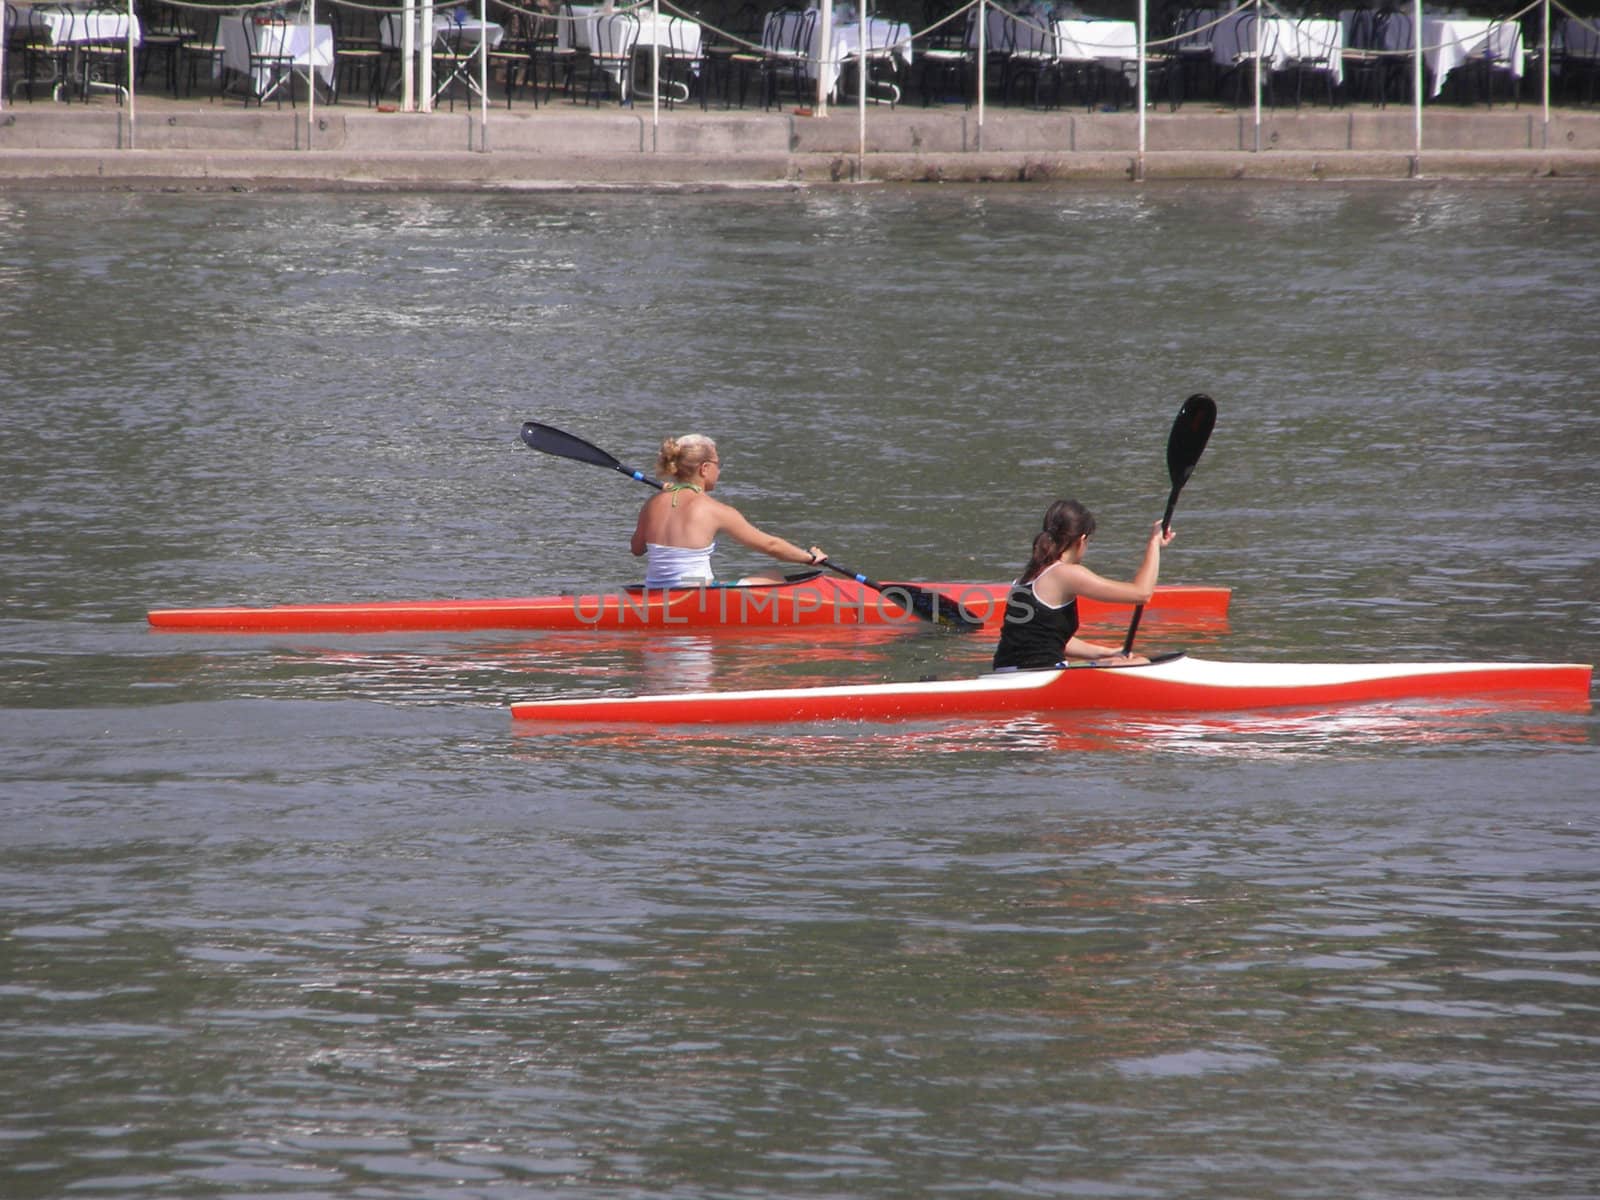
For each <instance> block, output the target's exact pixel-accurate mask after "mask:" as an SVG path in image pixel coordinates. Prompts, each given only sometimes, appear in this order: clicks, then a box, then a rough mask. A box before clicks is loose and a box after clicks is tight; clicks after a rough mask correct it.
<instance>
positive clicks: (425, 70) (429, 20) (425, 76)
mask: <svg viewBox="0 0 1600 1200" xmlns="http://www.w3.org/2000/svg"><path fill="white" fill-rule="evenodd" d="M433 22H434V16H433V0H422V28H420V29H418V30H417V33H418V34H419V35H420V36H421V40H422V52H421V54H420V55H419V56H418V57H419V58H421V60H422V61H421V62H419V63H418V64H417V111H418V112H432V111H433V36H434V29H433Z"/></svg>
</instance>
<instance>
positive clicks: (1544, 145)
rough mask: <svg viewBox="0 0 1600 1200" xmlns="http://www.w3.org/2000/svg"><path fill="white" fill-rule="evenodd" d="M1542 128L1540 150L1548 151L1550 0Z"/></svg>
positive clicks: (1546, 0)
mask: <svg viewBox="0 0 1600 1200" xmlns="http://www.w3.org/2000/svg"><path fill="white" fill-rule="evenodd" d="M1540 57H1541V58H1543V59H1544V127H1543V134H1542V136H1541V147H1542V149H1545V150H1548V149H1550V0H1544V53H1543V54H1542V55H1541V56H1540Z"/></svg>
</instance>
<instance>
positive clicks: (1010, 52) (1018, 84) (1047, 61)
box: [1000, 17, 1075, 108]
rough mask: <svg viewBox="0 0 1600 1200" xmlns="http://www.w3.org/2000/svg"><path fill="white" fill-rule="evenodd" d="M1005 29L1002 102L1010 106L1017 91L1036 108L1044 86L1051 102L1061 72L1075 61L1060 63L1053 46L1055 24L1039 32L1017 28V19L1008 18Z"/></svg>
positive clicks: (1001, 78)
mask: <svg viewBox="0 0 1600 1200" xmlns="http://www.w3.org/2000/svg"><path fill="white" fill-rule="evenodd" d="M1005 28H1006V31H1007V37H1006V39H1005V40H1006V42H1007V43H1008V45H1007V54H1006V57H1005V66H1004V68H1003V69H1002V71H1001V75H1000V101H1001V103H1003V104H1010V103H1011V99H1012V97H1013V96H1014V95H1015V94H1016V93H1017V92H1019V91H1025V92H1026V93H1027V96H1028V104H1029V106H1030V107H1033V108H1038V107H1040V106H1041V100H1040V96H1041V94H1042V93H1043V92H1044V88H1045V85H1046V84H1047V83H1048V84H1049V85H1050V96H1051V99H1052V101H1053V100H1054V99H1055V97H1056V94H1057V92H1058V91H1059V88H1060V83H1061V77H1062V74H1063V72H1064V71H1065V70H1067V69H1070V68H1071V67H1072V66H1074V65H1075V63H1074V62H1066V63H1064V62H1063V61H1062V58H1061V52H1060V48H1059V46H1058V45H1057V43H1056V30H1055V24H1054V23H1053V22H1049V21H1047V22H1045V24H1044V27H1043V28H1042V29H1038V28H1034V27H1033V25H1032V24H1031V23H1029V24H1028V25H1025V26H1023V27H1021V28H1019V27H1018V22H1017V20H1016V19H1015V18H1009V17H1008V18H1007V20H1006V25H1005Z"/></svg>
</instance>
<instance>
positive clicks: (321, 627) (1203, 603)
mask: <svg viewBox="0 0 1600 1200" xmlns="http://www.w3.org/2000/svg"><path fill="white" fill-rule="evenodd" d="M879 586H880V587H882V588H883V589H884V591H883V592H878V591H874V590H872V589H871V588H868V587H866V586H864V585H862V584H861V583H859V582H857V581H856V580H853V579H837V578H832V577H830V576H827V575H822V574H820V573H814V574H811V575H804V576H799V577H797V578H795V579H791V580H788V581H785V582H783V583H777V584H757V585H750V586H743V587H740V586H730V587H706V588H700V587H695V588H672V589H669V590H658V589H650V590H649V591H646V590H645V589H643V588H639V587H630V588H618V589H617V590H616V591H614V592H601V593H595V594H592V595H583V596H532V597H519V598H509V599H490V600H388V601H376V602H373V603H367V604H359V603H358V604H283V605H276V606H273V607H270V608H242V607H241V608H166V609H156V610H154V611H152V612H151V613H150V614H149V621H150V624H151V626H152V627H154V628H156V629H164V630H187V631H189V632H201V631H204V632H213V633H381V632H395V631H434V630H467V629H544V630H590V631H593V630H607V631H611V630H646V629H657V630H670V631H673V632H681V631H683V630H687V629H715V628H729V627H739V628H744V627H748V628H783V627H786V626H818V625H840V626H848V625H907V626H912V625H919V624H920V622H919V621H918V620H917V619H916V617H915V616H914V615H913V614H912V612H911V611H910V609H909V604H910V600H909V598H906V597H904V595H903V594H902V595H901V596H897V594H896V592H895V588H896V586H897V585H895V584H892V583H889V584H880V585H879ZM910 586H912V587H915V588H918V589H922V590H923V591H934V592H938V593H940V594H941V595H944V596H947V597H949V598H950V599H951V600H953V601H955V602H956V603H957V604H958V605H960V606H961V607H962V609H963V611H964V612H965V613H966V614H967V615H968V616H970V617H971V619H972V620H974V621H977V622H980V623H982V624H985V625H989V626H995V627H998V626H999V624H1000V622H1001V620H1002V619H1003V618H1004V616H1005V606H1006V595H1007V593H1008V591H1009V586H1008V585H1006V584H1000V583H919V584H913V585H910ZM1231 594H1232V593H1231V591H1230V590H1229V589H1228V588H1225V587H1188V586H1183V585H1163V586H1160V587H1158V588H1157V589H1156V594H1155V597H1154V598H1153V599H1152V600H1151V601H1150V604H1149V609H1150V611H1152V612H1153V613H1157V614H1160V615H1165V616H1182V617H1187V618H1212V619H1217V618H1222V617H1226V616H1227V613H1228V600H1229V598H1230V596H1231ZM901 599H905V600H906V602H905V603H901V602H900V600H901ZM1079 605H1080V608H1081V610H1082V611H1081V616H1082V619H1083V621H1084V622H1085V623H1086V624H1087V623H1091V622H1093V621H1095V620H1096V619H1104V618H1106V617H1108V616H1113V615H1118V614H1121V613H1125V612H1126V611H1127V607H1126V606H1112V605H1106V604H1100V603H1098V602H1095V601H1091V600H1089V599H1088V597H1084V598H1083V599H1081V600H1080V601H1079Z"/></svg>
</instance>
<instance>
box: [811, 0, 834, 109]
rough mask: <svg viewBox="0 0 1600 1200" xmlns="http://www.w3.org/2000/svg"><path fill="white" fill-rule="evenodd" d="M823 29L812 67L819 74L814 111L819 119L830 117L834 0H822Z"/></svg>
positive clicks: (821, 20) (818, 33) (820, 18)
mask: <svg viewBox="0 0 1600 1200" xmlns="http://www.w3.org/2000/svg"><path fill="white" fill-rule="evenodd" d="M818 21H819V23H820V25H821V28H820V29H819V30H818V32H817V41H816V45H817V47H818V49H817V51H816V53H815V54H814V55H812V65H813V66H814V68H815V69H816V72H817V103H816V107H815V108H814V109H812V111H813V112H815V113H816V115H817V116H819V117H825V116H827V115H828V93H829V92H830V91H832V90H833V79H832V75H833V71H834V65H835V62H834V56H833V0H822V15H821V16H820V17H819V18H818ZM806 53H807V54H811V53H812V47H810V46H807V47H806Z"/></svg>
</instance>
